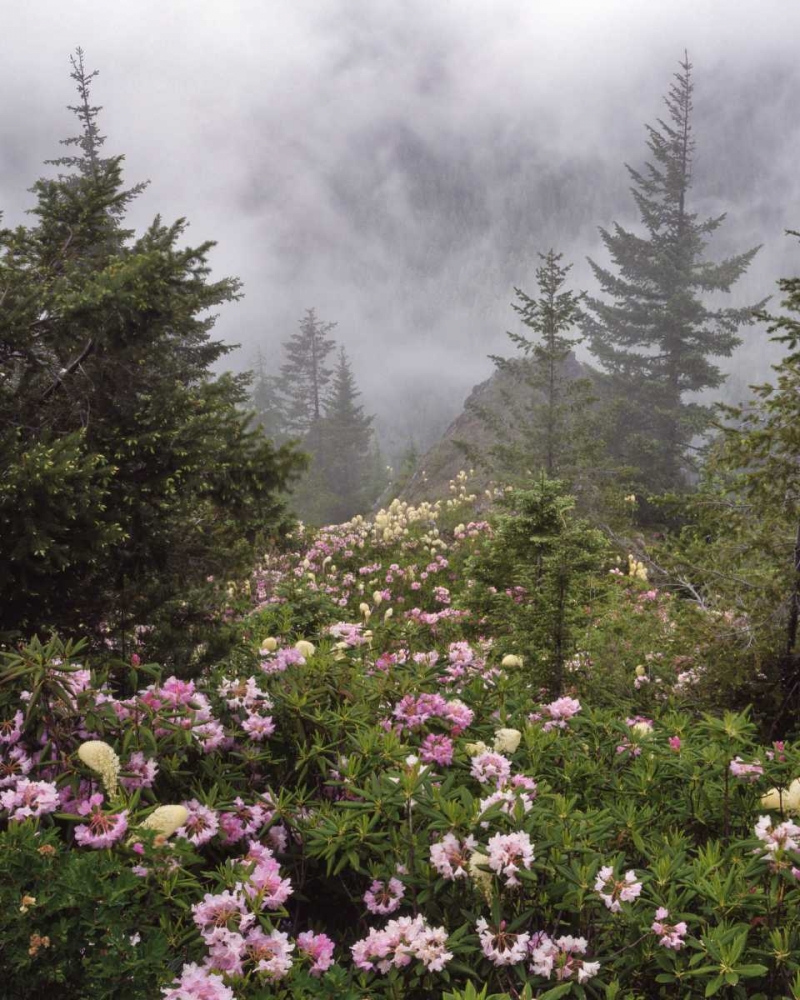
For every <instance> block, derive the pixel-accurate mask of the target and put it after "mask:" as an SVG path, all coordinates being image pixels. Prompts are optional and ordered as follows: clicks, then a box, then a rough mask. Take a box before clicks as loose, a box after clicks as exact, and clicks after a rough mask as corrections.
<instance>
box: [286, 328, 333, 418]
mask: <svg viewBox="0 0 800 1000" xmlns="http://www.w3.org/2000/svg"><path fill="white" fill-rule="evenodd" d="M335 327H336V323H323V322H322V321H321V320H319V319H317V315H316V312H315V310H314V309H307V310H306V312H305V316H303V318H302V319H301V320H300V329H299V330H298V331H297V333H294V334H292V336H291V337H290V338H289V339H288V340H287V341H286V342H285V343H284V345H283V349H284V352H285V355H286V361H285V363H284V364H283V365H282V367H281V381H282V390H283V395H284V398H285V400H286V405H285V411H284V412H285V420H286V426H287V429H288V430H289V432H290V433H292V434H293V435H297V436H303V435H305V434H307V433H308V431H309V429H310V428H311V426H312V425H313V424H314V423H315V422H316V421H318V420H319V419H320V418H321V417H322V412H323V404H324V401H325V393H326V389H327V387H328V384H329V383H330V379H331V375H332V373H333V372H332V369H331V368H329V367H328V366H327V364H326V360H327V358H328V355H329V354H330V353H331V351H332V350H333V349H334V347H335V346H336V342H335V341H334V340H333V339H332V338H330V337H328V334H329V333H330V332H331V331H332V330H333V329H335Z"/></svg>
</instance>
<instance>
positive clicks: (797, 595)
mask: <svg viewBox="0 0 800 1000" xmlns="http://www.w3.org/2000/svg"><path fill="white" fill-rule="evenodd" d="M792 235H794V236H799V237H800V233H792ZM778 287H779V288H780V290H781V292H783V293H784V296H785V297H784V299H783V306H784V308H785V309H787V310H788V311H789V312H790V313H794V314H795V315H794V316H792V315H785V316H779V317H775V316H768V315H762V316H761V317H760V318H763V319H765V320H767V321H768V322H769V324H770V325H769V327H768V330H767V332H768V333H769V334H771V335H772V339H773V340H774V341H775V342H776V343H779V344H783V345H785V346H786V349H787V354H786V356H785V357H784V358H783V360H782V361H781V362H780V363H779V364H777V365H774V366H773V367H774V370H775V373H776V379H775V381H774V383H766V384H764V385H757V386H753V387H752V388H753V389H754V390H755V392H756V397H757V400H756V405H754V406H750V407H747V408H740V409H730V408H727V409H728V412H729V413H731V414H733V415H734V416H736V417H737V418H738V424H737V426H735V427H731V428H727V429H726V437H727V440H726V451H725V454H724V465H725V466H727V468H728V469H739V470H742V472H741V477H740V480H739V484H738V485H739V489H740V490H741V493H742V495H743V499H744V500H745V501H746V506H745V507H744V511H745V518H746V519H747V520H748V521H750V522H752V521H757V522H758V524H759V525H762V526H763V525H766V524H768V525H770V526H771V528H770V531H769V534H770V536H771V541H770V542H768V543H766V544H768V545H769V546H770V548H773V549H774V552H773V559H774V563H773V570H772V574H771V578H772V582H773V583H774V581H776V580H777V581H779V586H780V588H781V590H782V594H781V599H780V605H781V607H782V609H783V615H782V617H783V619H784V629H783V642H782V649H781V654H780V668H781V688H782V695H783V699H784V704H785V706H786V707H787V709H789V710H790V711H791V712H792V713H793V714H794V713H796V710H797V708H798V707H800V637H799V636H798V632H799V631H800V319H799V318H798V316H800V277H795V278H784V279H782V280H781V281H779V282H778ZM759 551H760V552H763V551H764V545H763V544H760V545H759Z"/></svg>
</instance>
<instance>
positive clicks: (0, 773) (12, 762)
mask: <svg viewBox="0 0 800 1000" xmlns="http://www.w3.org/2000/svg"><path fill="white" fill-rule="evenodd" d="M32 767H33V761H32V760H31V758H30V757H29V756H28V755H27V753H25V751H24V750H23V748H22V747H20V746H11V747H8V746H6V747H4V748H3V752H2V753H0V788H11V787H12V786H13V785H16V784H17V782H18V781H19V779H20V778H24V777H25V776H26V775H27V774H30V771H31V768H32Z"/></svg>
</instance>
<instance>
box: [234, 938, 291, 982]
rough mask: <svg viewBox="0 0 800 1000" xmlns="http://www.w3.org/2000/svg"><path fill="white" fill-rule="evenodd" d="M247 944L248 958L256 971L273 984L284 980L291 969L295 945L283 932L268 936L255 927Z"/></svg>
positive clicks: (246, 939) (246, 940) (247, 939)
mask: <svg viewBox="0 0 800 1000" xmlns="http://www.w3.org/2000/svg"><path fill="white" fill-rule="evenodd" d="M245 942H246V948H247V957H248V958H249V960H250V961H251V962H253V963H254V965H255V968H256V971H257V972H260V973H261V974H262V975H264V976H266V977H267V979H270V980H272V982H277V980H279V979H283V977H284V976H285V975H286V974H287V972H289V970H290V969H291V967H292V958H291V952H293V951H294V945H293V944H292V943H291V942H290V941H289V935H288V934H285V933H284V932H283V931H270V932H269V934H267V933H265V932H264V931H263V930H262V929H261V928H260V927H253V928H251V929H250V930H249V931H248V933H247V937H246V938H245Z"/></svg>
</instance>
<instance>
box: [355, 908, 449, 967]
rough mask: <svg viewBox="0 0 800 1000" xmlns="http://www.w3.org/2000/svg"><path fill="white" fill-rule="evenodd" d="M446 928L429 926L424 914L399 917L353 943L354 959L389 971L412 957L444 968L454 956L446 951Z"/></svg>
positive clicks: (356, 963) (356, 964) (426, 965)
mask: <svg viewBox="0 0 800 1000" xmlns="http://www.w3.org/2000/svg"><path fill="white" fill-rule="evenodd" d="M446 945H447V932H446V931H445V929H444V928H443V927H430V926H429V925H428V924H427V923H426V922H425V919H424V917H422V916H421V915H419V916H416V917H398V918H397V919H395V920H390V921H389V923H388V924H387V925H386V927H384V928H383V930H377V929H376V928H374V927H373V928H371V930H370V931H369V934H367V936H366V937H365V938H362V939H361V940H360V941H356V943H355V944H354V945H352V946H351V948H350V951H351V953H352V955H353V963H354V965H355V966H356V968H358V969H363V970H364V971H365V972H371V971H374V970H376V969H377V970H378V971H379V972H383V973H386V972H388V971H389V969H391V968H392V967H394V968H397V969H401V968H403V967H404V966H407V965H410V963H411V961H412V959H415V958H416V959H417V960H418V961H420V962H422V963H423V964H424V965H425V967H426V968H427V969H428V970H430V971H432V972H435V971H441V969H443V968H444V966H445V964H446V963H447V962H449V961H450V959H451V958H452V957H453V956H452V953H451V952H449V951H446V950H445V948H446Z"/></svg>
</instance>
